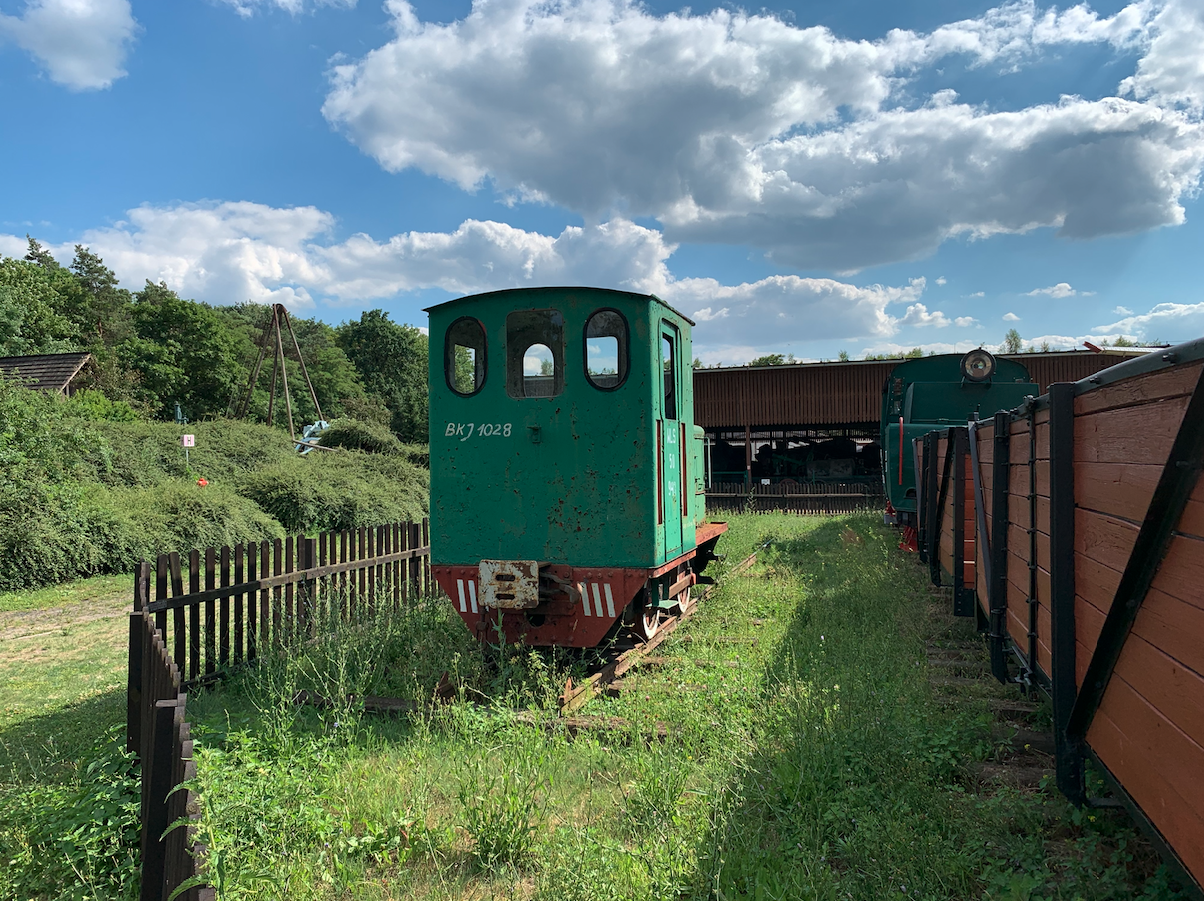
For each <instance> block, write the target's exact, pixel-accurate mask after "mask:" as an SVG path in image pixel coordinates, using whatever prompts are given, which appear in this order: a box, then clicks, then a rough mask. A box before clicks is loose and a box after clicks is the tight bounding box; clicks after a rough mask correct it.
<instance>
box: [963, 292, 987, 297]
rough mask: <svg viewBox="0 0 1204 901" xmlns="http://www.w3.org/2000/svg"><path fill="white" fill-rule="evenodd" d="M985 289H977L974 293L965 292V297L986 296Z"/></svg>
mask: <svg viewBox="0 0 1204 901" xmlns="http://www.w3.org/2000/svg"><path fill="white" fill-rule="evenodd" d="M986 293H987V292H985V291H975V292H974V293H973V294H963V295H962V296H963V297H986Z"/></svg>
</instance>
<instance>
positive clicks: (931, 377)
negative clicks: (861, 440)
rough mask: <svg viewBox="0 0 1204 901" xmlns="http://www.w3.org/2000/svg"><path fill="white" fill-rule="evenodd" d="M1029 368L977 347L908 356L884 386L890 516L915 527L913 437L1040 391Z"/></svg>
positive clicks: (1014, 404) (884, 455)
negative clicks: (968, 350) (960, 351)
mask: <svg viewBox="0 0 1204 901" xmlns="http://www.w3.org/2000/svg"><path fill="white" fill-rule="evenodd" d="M1040 393H1041V392H1040V389H1039V387H1038V386H1037V385H1035V384H1033V382H1032V380H1031V377H1030V376H1029V374H1028V370H1027V369H1026V368H1025V367H1024V366H1022V365H1020V364H1019V363H1017V362H1015V361H1014V360H1000V359H997V358H996V357H994V356H993V355H992V354H990V353H989V352H988V351H985V350H983V349H982V348H978V349H977V350H972V351H970V352H969V353H968V354H965V355H964V356H958V355H957V354H940V355H937V356H932V357H919V358H917V359H914V360H906V361H904V362H902V363H900V364H899V365H898V366H896V367H895V368H894V369H892V370H891V372H890V375H889V376H887V379H886V384H885V385H884V386H883V388H882V480H883V483H884V487H885V489H886V501H887V517H888V519H889V518H890V517H891V516H894V517H895V520H894V521H895V522H897V523H898V524H899V525H901V526H904V527H910V528H913V529H914V527H915V525H916V464H915V453H914V450H913V448H914V443H913V442H914V441H915V439H917V438H922V437H923V436H924V435H925V433H927V432H930V431H932V430H933V429H942V428H947V427H948V426H951V425H965V424H966V423H967V422H968V421H969V420H970V419H975V418H977V419H985V418H987V417H989V416H992V415H994V414H995V413H996V412H998V411H999V410H1010V409H1012V408H1014V407H1018V406H1020V405H1021V404H1023V403H1024V399H1025V397H1027V396H1030V395H1031V396H1034V397H1035V396H1036V395H1038V394H1040Z"/></svg>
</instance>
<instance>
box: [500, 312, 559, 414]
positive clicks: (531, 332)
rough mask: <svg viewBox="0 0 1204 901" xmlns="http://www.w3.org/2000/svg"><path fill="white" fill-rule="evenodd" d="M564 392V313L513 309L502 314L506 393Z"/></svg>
mask: <svg viewBox="0 0 1204 901" xmlns="http://www.w3.org/2000/svg"><path fill="white" fill-rule="evenodd" d="M562 391H564V315H563V314H562V313H561V312H560V311H559V310H515V311H514V312H513V313H511V314H509V315H508V316H507V317H506V393H507V394H509V395H510V396H511V397H555V396H556V395H558V394H560V393H561V392H562Z"/></svg>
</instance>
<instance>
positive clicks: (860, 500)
mask: <svg viewBox="0 0 1204 901" xmlns="http://www.w3.org/2000/svg"><path fill="white" fill-rule="evenodd" d="M706 507H707V511H708V512H711V513H719V512H726V513H745V512H748V513H769V512H773V511H779V510H780V511H785V512H789V513H856V512H860V511H863V510H882V509H884V508H885V507H886V495H885V494H883V491H882V484H881V482H874V483H859V482H852V483H846V482H832V483H823V482H816V483H809V482H795V481H792V480H789V479H787V480H784V481H781V482H777V483H776V484H773V485H745V484H744V483H743V482H717V483H715V485H714V486H713V487H712V488H711V489H710V490H708V491H707V493H706Z"/></svg>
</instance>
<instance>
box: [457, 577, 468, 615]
mask: <svg viewBox="0 0 1204 901" xmlns="http://www.w3.org/2000/svg"><path fill="white" fill-rule="evenodd" d="M456 590H457V591H458V592H460V612H461V613H467V612H468V605H467V604H466V603H464V580H463V579H456Z"/></svg>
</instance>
